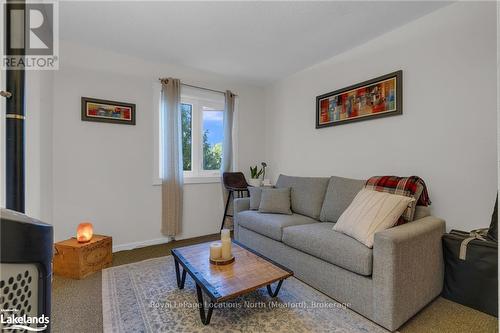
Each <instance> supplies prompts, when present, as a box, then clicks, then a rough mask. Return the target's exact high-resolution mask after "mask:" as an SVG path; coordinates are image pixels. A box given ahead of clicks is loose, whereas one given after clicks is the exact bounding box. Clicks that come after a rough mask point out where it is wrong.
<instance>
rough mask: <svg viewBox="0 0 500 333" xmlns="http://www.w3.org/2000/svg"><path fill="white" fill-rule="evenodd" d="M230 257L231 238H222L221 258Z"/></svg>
mask: <svg viewBox="0 0 500 333" xmlns="http://www.w3.org/2000/svg"><path fill="white" fill-rule="evenodd" d="M230 258H231V239H230V238H223V239H222V259H223V260H227V259H230Z"/></svg>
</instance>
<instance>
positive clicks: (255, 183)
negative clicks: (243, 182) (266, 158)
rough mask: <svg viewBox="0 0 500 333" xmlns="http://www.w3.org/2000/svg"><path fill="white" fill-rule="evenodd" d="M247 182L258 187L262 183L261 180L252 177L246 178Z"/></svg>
mask: <svg viewBox="0 0 500 333" xmlns="http://www.w3.org/2000/svg"><path fill="white" fill-rule="evenodd" d="M248 184H249V185H251V186H253V187H260V185H261V184H262V180H260V179H253V178H252V179H249V180H248Z"/></svg>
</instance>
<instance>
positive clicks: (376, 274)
mask: <svg viewBox="0 0 500 333" xmlns="http://www.w3.org/2000/svg"><path fill="white" fill-rule="evenodd" d="M444 232H445V222H444V221H443V220H441V219H439V218H436V217H433V216H427V217H424V218H422V219H419V220H416V221H413V222H410V223H407V224H403V225H401V226H397V227H394V228H390V229H387V230H384V231H381V232H378V233H377V234H375V241H374V244H373V312H374V317H375V321H376V322H379V323H382V325H383V326H384V327H386V328H388V329H390V330H396V329H397V328H398V327H399V326H401V325H402V324H403V323H404V322H405V321H406V320H408V319H409V318H410V317H412V316H413V315H414V314H416V313H417V312H418V311H419V310H420V309H421V308H423V307H424V306H425V305H426V304H428V303H429V302H430V301H431V300H433V299H434V298H435V297H436V296H438V295H439V294H440V293H441V290H442V288H443V277H444V264H443V250H442V245H441V236H442V235H443V233H444Z"/></svg>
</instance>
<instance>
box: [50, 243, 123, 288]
mask: <svg viewBox="0 0 500 333" xmlns="http://www.w3.org/2000/svg"><path fill="white" fill-rule="evenodd" d="M112 245H113V240H112V238H111V237H108V236H103V235H94V236H93V237H92V239H91V240H90V241H89V242H88V243H78V241H77V240H76V239H75V238H70V239H67V240H65V241H62V242H58V243H56V244H55V246H54V247H55V248H54V261H53V263H54V274H55V275H60V276H64V277H69V278H72V279H83V278H85V277H87V276H89V275H90V274H92V273H95V272H97V271H100V270H101V269H103V268H106V267H110V266H111V263H112V261H113V253H112Z"/></svg>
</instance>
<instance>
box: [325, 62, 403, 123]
mask: <svg viewBox="0 0 500 333" xmlns="http://www.w3.org/2000/svg"><path fill="white" fill-rule="evenodd" d="M400 114H403V71H401V70H400V71H397V72H394V73H390V74H387V75H383V76H380V77H377V78H374V79H371V80H368V81H364V82H361V83H358V84H354V85H352V86H349V87H346V88H342V89H339V90H335V91H332V92H329V93H327V94H323V95H321V96H317V97H316V128H323V127H329V126H335V125H341V124H347V123H352V122H355V121H360V120H368V119H374V118H380V117H388V116H395V115H400Z"/></svg>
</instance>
